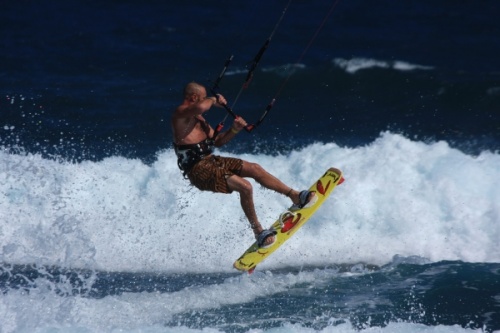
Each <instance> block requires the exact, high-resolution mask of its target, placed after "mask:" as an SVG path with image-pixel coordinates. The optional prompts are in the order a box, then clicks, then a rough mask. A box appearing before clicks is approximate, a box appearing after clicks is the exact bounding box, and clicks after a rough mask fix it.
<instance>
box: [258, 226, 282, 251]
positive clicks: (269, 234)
mask: <svg viewBox="0 0 500 333" xmlns="http://www.w3.org/2000/svg"><path fill="white" fill-rule="evenodd" d="M276 234H277V232H276V230H274V229H265V230H262V232H261V233H260V234H258V235H257V245H258V246H259V247H261V248H264V249H265V248H268V247H269V246H271V245H273V244H274V242H272V243H271V244H268V245H265V244H264V243H265V241H266V239H268V238H269V237H272V236H274V235H276Z"/></svg>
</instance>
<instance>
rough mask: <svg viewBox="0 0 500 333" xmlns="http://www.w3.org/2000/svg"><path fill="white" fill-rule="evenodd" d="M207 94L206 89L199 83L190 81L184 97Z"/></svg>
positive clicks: (185, 88)
mask: <svg viewBox="0 0 500 333" xmlns="http://www.w3.org/2000/svg"><path fill="white" fill-rule="evenodd" d="M194 94H196V95H203V94H204V95H206V89H205V87H204V86H202V85H201V84H199V83H196V82H190V83H188V84H187V85H186V86H185V87H184V98H189V97H190V96H192V95H194Z"/></svg>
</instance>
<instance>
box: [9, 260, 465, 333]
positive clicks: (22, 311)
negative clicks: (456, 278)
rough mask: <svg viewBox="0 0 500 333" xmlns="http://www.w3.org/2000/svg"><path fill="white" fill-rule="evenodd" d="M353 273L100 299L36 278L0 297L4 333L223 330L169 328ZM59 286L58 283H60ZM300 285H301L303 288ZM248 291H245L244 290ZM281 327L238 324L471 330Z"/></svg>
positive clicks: (268, 276) (260, 277)
mask: <svg viewBox="0 0 500 333" xmlns="http://www.w3.org/2000/svg"><path fill="white" fill-rule="evenodd" d="M350 275H352V274H351V273H344V274H339V273H338V272H336V271H335V270H327V269H323V270H313V271H308V272H300V273H297V274H277V275H274V274H272V273H270V272H265V273H263V272H257V273H255V274H253V275H252V276H248V275H239V276H237V277H233V278H228V279H226V280H225V281H223V282H222V283H220V284H213V285H204V286H190V287H188V288H184V289H182V290H179V291H175V292H170V293H155V292H151V293H147V292H143V293H124V294H122V295H113V296H107V297H104V298H102V299H95V298H85V297H80V296H74V297H61V296H59V295H56V293H55V292H54V290H55V288H54V286H52V285H50V284H49V283H48V282H47V281H46V280H41V281H38V282H39V283H38V286H37V288H36V289H32V290H31V291H30V293H24V292H22V291H19V290H10V291H9V293H7V294H5V295H3V296H2V297H1V298H0V314H1V317H2V323H1V324H0V328H2V332H5V333H11V332H17V333H19V332H87V333H89V332H172V333H179V332H222V330H219V329H217V328H211V327H205V328H203V329H202V330H196V329H189V328H186V327H185V326H173V327H165V324H166V323H169V322H170V321H171V320H172V319H173V318H174V315H176V314H183V313H189V312H191V313H194V314H196V313H197V312H198V311H201V312H202V311H204V310H210V309H219V308H223V307H224V306H231V305H235V304H250V303H252V302H255V301H258V299H259V298H260V297H263V295H266V296H272V295H276V294H280V293H283V292H287V291H289V290H293V289H294V288H296V287H297V286H300V285H304V284H306V285H315V286H318V285H322V284H328V283H331V280H332V278H336V279H342V278H343V276H345V277H347V278H348V277H349V276H350ZM58 287H60V285H59V286H58ZM299 289H300V288H299ZM242 290H244V292H242ZM280 320H281V321H282V322H283V326H282V327H277V328H273V329H269V330H265V331H264V330H255V329H250V328H247V330H245V327H244V325H247V324H249V323H251V322H252V320H248V322H243V323H240V324H241V325H242V327H240V328H241V329H242V330H244V331H247V332H297V333H300V332H325V333H327V332H353V333H354V332H381V333H392V332H429V333H431V332H436V333H447V332H472V331H473V330H470V329H463V328H461V327H459V326H458V325H455V326H432V327H430V326H425V325H420V324H412V323H404V322H392V323H388V325H387V326H386V327H369V326H367V327H364V328H361V329H360V330H357V329H354V328H353V326H352V324H351V323H350V322H349V321H348V320H346V319H340V318H335V317H331V313H325V314H324V315H323V316H320V317H318V318H316V320H318V321H320V322H323V323H325V322H328V323H329V324H330V325H331V326H327V327H325V328H323V329H322V330H319V331H318V330H313V329H312V328H308V327H304V326H302V325H300V324H292V323H291V322H289V321H288V320H287V319H286V318H280Z"/></svg>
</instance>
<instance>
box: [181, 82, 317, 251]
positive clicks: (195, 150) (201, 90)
mask: <svg viewBox="0 0 500 333" xmlns="http://www.w3.org/2000/svg"><path fill="white" fill-rule="evenodd" d="M226 103H227V102H226V99H225V98H224V97H223V96H222V95H219V94H218V95H217V96H216V97H214V96H212V97H207V91H206V89H205V87H203V86H202V85H200V84H198V83H196V82H191V83H189V84H187V85H186V87H185V88H184V101H183V102H182V104H181V105H179V106H178V107H177V108H176V109H175V111H174V113H173V115H172V130H173V134H174V148H175V152H176V154H177V157H178V165H179V168H180V169H181V170H182V171H183V173H184V175H185V176H186V177H187V178H188V179H189V180H190V182H191V184H192V185H194V186H196V187H197V188H198V189H200V190H202V191H212V192H218V193H231V192H233V191H236V192H238V193H239V194H240V202H241V207H242V208H243V212H244V213H245V216H246V217H247V219H248V221H249V222H250V226H251V227H252V230H253V232H254V234H255V238H256V239H257V242H258V244H259V246H260V247H269V246H271V245H272V244H273V243H274V242H275V240H276V237H275V234H276V232H275V231H274V230H267V229H264V228H263V227H262V225H261V224H260V222H259V219H258V218H257V214H256V212H255V206H254V201H253V188H252V184H251V183H250V182H249V181H248V180H246V179H245V178H253V179H254V180H255V181H257V182H258V183H259V184H261V185H262V186H264V187H265V188H268V189H271V190H274V191H276V192H278V193H281V194H283V195H286V196H288V197H289V198H290V199H291V200H292V202H293V204H294V205H295V206H296V207H297V208H301V207H304V206H308V205H309V204H312V203H313V202H314V201H316V198H315V197H314V192H309V191H301V192H298V191H296V190H294V189H292V188H291V187H289V186H287V185H285V184H284V183H283V182H281V181H280V180H279V179H277V178H276V177H274V176H273V175H271V174H270V173H268V172H267V171H266V170H264V169H263V168H262V167H261V166H260V165H259V164H256V163H251V162H247V161H244V160H241V159H238V158H229V157H221V156H216V155H213V154H212V152H213V147H214V146H215V147H220V146H222V145H224V144H226V143H228V142H229V141H230V140H231V139H233V138H234V137H235V136H236V134H238V132H240V131H241V130H242V129H243V128H244V127H245V126H247V122H246V121H245V120H244V119H243V118H241V117H237V118H236V119H234V122H233V125H232V126H231V128H230V129H229V130H227V131H225V132H221V133H220V134H218V135H217V136H216V137H215V138H214V133H215V131H214V129H213V128H212V127H211V126H210V124H208V122H207V121H206V120H205V118H203V113H205V112H207V111H208V110H210V108H211V107H212V106H217V107H223V106H224V105H225V104H226Z"/></svg>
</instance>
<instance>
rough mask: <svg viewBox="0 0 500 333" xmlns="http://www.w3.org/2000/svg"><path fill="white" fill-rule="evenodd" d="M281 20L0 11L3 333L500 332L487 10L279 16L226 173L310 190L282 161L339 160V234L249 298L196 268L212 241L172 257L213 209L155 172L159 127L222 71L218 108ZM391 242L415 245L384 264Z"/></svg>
mask: <svg viewBox="0 0 500 333" xmlns="http://www.w3.org/2000/svg"><path fill="white" fill-rule="evenodd" d="M286 4H287V1H285V0H280V1H271V2H251V1H237V2H235V1H226V0H223V1H217V2H207V1H200V0H195V1H188V2H186V1H177V0H176V1H137V0H124V1H114V0H104V1H93V0H92V1H80V0H75V1H61V0H48V1H42V2H32V1H9V2H3V3H2V4H1V5H0V49H1V51H0V148H1V151H0V154H1V160H0V166H1V168H0V185H1V190H2V192H1V193H0V195H1V198H0V200H1V202H0V211H2V212H1V213H0V237H1V241H0V290H1V294H0V300H1V301H0V318H1V319H0V332H27V331H34V330H35V329H38V331H39V332H46V331H52V330H58V331H75V330H78V329H79V330H81V331H82V332H111V331H116V330H120V331H134V332H136V331H140V330H144V331H147V330H150V331H159V332H162V331H164V332H167V331H169V332H170V331H174V332H177V331H178V332H181V331H183V330H184V329H186V330H188V331H189V330H192V331H193V332H198V331H201V330H204V329H208V330H209V329H214V330H218V331H224V332H249V331H252V332H261V331H273V330H274V331H280V330H282V331H284V332H287V331H294V332H310V330H313V331H324V332H333V331H336V329H338V330H342V332H350V330H353V331H358V330H360V331H363V330H367V331H368V330H369V329H370V328H372V327H373V328H377V327H378V328H380V330H381V331H384V330H385V331H387V332H393V331H407V332H413V331H422V330H423V329H424V328H423V327H427V328H426V329H428V330H429V331H433V332H434V331H435V332H441V331H440V330H441V329H443V327H448V328H450V330H452V331H453V332H462V331H467V330H479V331H481V330H483V331H487V332H492V331H495V330H496V331H500V317H499V313H500V312H499V306H500V282H499V281H500V277H499V272H500V267H499V264H498V263H499V262H500V253H499V252H498V249H497V248H498V247H495V244H496V245H498V237H499V236H500V230H499V223H498V222H500V208H499V207H498V198H499V197H500V196H499V192H498V190H496V187H495V186H494V184H495V183H497V181H500V174H499V171H498V170H499V168H498V166H499V162H498V161H499V159H498V154H499V150H500V60H499V59H500V58H499V56H498V55H499V54H500V38H499V36H500V21H499V20H498V17H500V4H499V3H498V1H497V0H482V1H472V0H467V1H460V2H457V1H451V0H438V1H429V0H424V1H396V0H391V1H389V0H384V1H376V2H366V1H360V0H339V1H317V0H315V1H303V0H293V1H291V4H290V6H289V8H288V10H287V12H286V13H285V15H284V17H283V20H282V21H281V23H280V25H279V27H278V28H277V30H276V32H275V34H274V35H273V36H272V37H273V38H272V40H271V42H270V45H269V47H268V49H267V50H266V52H265V53H264V55H263V57H262V60H261V62H260V63H259V66H258V68H257V70H256V72H255V73H254V78H253V80H252V82H251V84H250V86H249V87H248V88H247V89H245V90H244V91H243V93H242V94H241V97H240V98H239V99H238V101H237V104H236V105H234V111H235V112H236V113H237V114H239V115H241V116H243V117H244V118H245V119H247V120H248V121H249V122H255V121H256V120H257V119H259V117H260V116H261V115H262V113H263V110H264V108H265V107H266V105H267V104H268V103H269V102H270V101H271V100H272V99H273V98H276V103H275V105H274V107H273V108H272V109H271V111H270V113H269V114H268V116H267V117H266V118H265V120H264V122H263V123H262V124H261V126H260V127H258V128H257V129H255V130H254V131H253V132H252V133H250V134H247V133H241V134H239V136H238V137H237V140H236V139H235V140H234V141H233V142H231V143H230V144H228V145H227V146H226V147H225V148H224V150H223V151H224V152H225V153H230V154H235V155H237V156H245V158H247V159H258V160H259V161H260V163H261V164H265V165H264V166H265V167H266V168H267V167H269V168H272V171H273V172H276V173H281V172H282V176H283V177H287V178H288V179H293V180H300V181H302V180H303V181H304V182H305V183H309V181H310V179H302V178H304V177H305V176H304V170H302V169H301V166H303V165H304V166H307V165H310V164H312V162H311V161H310V160H308V159H307V157H304V158H302V157H300V156H297V155H294V154H295V153H298V152H302V151H306V152H308V153H307V154H311V155H312V156H313V157H311V158H312V159H314V158H319V157H320V156H319V155H323V154H325V156H330V155H328V154H331V149H332V148H331V144H335V145H336V146H335V147H334V148H333V150H334V151H335V152H336V155H334V156H333V157H331V158H332V164H333V163H336V165H338V164H345V165H343V168H345V169H346V170H348V171H350V172H351V173H350V174H349V175H346V179H347V180H348V181H349V180H350V181H351V183H349V182H346V183H345V184H344V185H342V186H343V187H342V189H339V194H338V196H336V197H335V198H334V199H332V200H334V202H335V203H337V202H338V203H339V206H338V207H340V208H342V209H346V211H343V210H341V211H342V212H343V213H338V214H339V215H333V217H331V216H329V218H331V220H332V221H336V222H335V223H337V221H341V222H338V223H339V225H337V224H336V226H338V229H336V230H335V234H333V235H329V236H327V237H325V236H322V235H321V233H319V234H317V235H316V237H318V243H317V244H316V245H317V246H318V249H317V251H316V252H315V254H314V255H311V258H310V261H311V262H313V263H314V265H311V266H310V265H304V264H303V262H302V261H301V262H300V263H298V264H295V265H294V264H293V263H290V262H287V263H286V264H285V265H284V264H283V262H282V261H278V264H276V263H275V262H271V263H270V264H269V266H267V267H266V266H265V268H264V269H263V270H262V271H258V272H257V273H255V274H254V275H252V276H245V275H240V274H239V273H235V272H234V271H231V268H230V263H229V264H228V261H229V262H230V261H231V258H229V259H227V258H225V257H224V256H221V259H220V260H221V261H217V260H213V259H211V260H213V261H208V263H205V261H203V259H201V258H203V253H205V249H206V248H209V249H214V248H217V244H219V241H220V239H219V238H217V239H212V238H210V236H207V238H206V239H205V238H204V237H201V236H200V235H199V234H198V235H197V236H196V238H199V239H197V241H199V243H197V242H196V243H191V244H190V246H193V250H192V253H195V254H192V255H191V256H189V255H187V256H181V255H177V254H178V253H183V254H184V255H185V253H184V252H183V250H184V249H185V248H182V246H181V245H179V244H185V243H184V242H183V239H180V240H179V239H178V238H182V237H183V235H184V234H182V233H179V229H175V230H177V231H176V232H177V234H175V235H173V234H171V233H170V227H172V226H174V227H175V226H176V225H177V223H185V221H186V220H185V219H186V218H187V219H188V221H189V222H191V219H195V220H196V219H198V220H196V222H197V223H199V222H203V224H202V225H204V226H205V227H206V230H210V232H212V231H213V230H219V229H220V228H221V227H220V223H221V222H218V221H219V220H227V215H224V212H222V213H220V212H217V213H219V214H222V215H220V216H217V215H216V216H213V219H214V220H213V221H212V220H208V221H207V220H206V219H205V218H201V217H199V216H200V215H201V213H200V214H198V213H194V212H192V211H189V209H190V207H193V206H197V205H198V206H201V207H202V208H206V207H208V206H210V203H207V202H203V201H202V202H201V203H198V204H193V203H192V202H193V201H194V202H196V200H197V199H193V198H198V197H197V196H196V194H195V193H194V192H193V194H191V193H189V192H186V190H184V186H185V185H186V184H184V183H179V182H180V180H177V178H176V177H177V176H179V177H180V173H178V172H177V170H174V171H172V170H170V168H172V166H174V169H175V158H174V157H173V156H172V155H173V153H172V152H171V150H170V149H171V129H170V124H169V120H170V113H171V112H172V110H173V109H174V108H175V106H177V105H178V104H180V103H181V101H182V95H181V92H182V89H183V87H184V85H185V84H186V83H188V82H190V81H193V80H194V81H198V82H200V83H202V84H205V85H207V87H211V86H212V84H213V82H214V80H215V79H216V78H217V76H218V75H219V73H220V72H221V70H222V68H223V65H224V62H225V60H226V59H227V58H228V57H229V56H230V55H234V59H233V61H232V63H231V64H230V66H229V68H228V70H227V72H226V75H225V76H224V78H223V79H222V81H221V82H220V90H219V91H220V93H222V94H223V95H224V96H225V97H226V98H227V99H228V100H229V102H230V104H232V102H233V101H234V100H235V99H236V96H237V94H238V92H239V90H240V88H241V87H242V85H243V82H244V78H245V76H246V71H247V68H248V64H249V63H250V62H251V60H252V59H253V57H254V56H255V55H256V53H257V52H258V51H259V49H260V48H261V46H262V45H263V44H264V42H265V41H266V39H267V38H268V37H269V36H270V34H271V32H272V31H273V29H274V27H275V25H276V23H277V22H278V19H279V18H280V16H281V14H282V12H283V9H284V8H285V5H286ZM327 13H331V14H330V15H328V16H327ZM224 116H225V112H224V111H223V110H222V109H214V110H211V111H210V112H209V113H207V115H206V117H207V118H208V119H209V120H210V121H211V122H212V124H213V125H215V124H217V123H218V122H219V121H221V120H222V118H224ZM230 123H231V120H230V118H229V119H228V120H227V121H226V126H227V128H228V127H229V126H230ZM381 133H385V134H381ZM439 142H442V143H443V142H444V143H445V144H444V146H443V145H440V143H439ZM315 143H316V145H315ZM318 145H319V146H318ZM261 154H265V156H262V155H261ZM307 154H302V156H303V155H307ZM440 156H441V157H440ZM321 157H324V156H321ZM342 157H343V159H341V158H342ZM398 157H400V158H398ZM106 158H108V159H106ZM279 158H285V159H286V166H285V167H284V168H278V167H277V166H276V165H277V164H278V163H281V162H279V161H282V160H281V159H279ZM137 161H140V162H137ZM165 161H167V162H166V163H164V162H165ZM383 161H387V164H386V165H382V166H381V165H377V163H382V162H383ZM68 162H71V163H68ZM73 162H74V163H75V164H72V163H73ZM122 168H123V169H122ZM304 168H305V167H304ZM321 168H322V167H321ZM282 169H284V171H282ZM373 170H376V177H372V176H371V172H372V171H373ZM408 170H410V171H411V172H410V173H409V174H411V175H415V174H417V176H415V178H416V179H417V180H418V181H417V182H415V181H414V179H413V178H404V177H406V176H405V175H406V173H405V172H408ZM321 172H322V170H320V171H318V172H316V171H315V172H314V174H316V173H321ZM354 175H358V176H359V177H358V178H356V177H354ZM366 175H369V176H366ZM399 175H402V177H403V178H404V180H405V181H407V183H408V186H409V189H407V188H404V187H400V186H399V184H401V183H403V181H402V180H400V178H398V176H399ZM464 175H466V177H465V176H464ZM365 176H366V177H365ZM420 176H421V178H422V179H423V180H422V179H421V178H419V177H420ZM377 177H378V178H383V179H385V183H384V187H378V185H374V184H373V183H372V181H373V179H377ZM453 177H455V178H453ZM387 179H389V181H387ZM392 179H395V180H394V183H391V182H390V180H392ZM158 183H159V184H160V185H157V184H158ZM363 184H365V185H363ZM375 184H378V183H375ZM415 184H416V185H415ZM429 184H434V186H435V188H430V185H429ZM363 186H366V187H363ZM412 186H413V187H412ZM415 188H418V189H423V190H422V191H423V192H418V191H416V190H415ZM341 191H344V192H341ZM396 192H397V194H394V196H391V195H390V193H396ZM123 193H130V194H128V195H129V196H127V197H122V196H121V194H123ZM186 193H187V194H186ZM387 193H389V194H387ZM260 195H261V193H260V192H259V193H256V196H257V197H259V196H260ZM385 196H388V200H385V199H384V198H385ZM261 198H262V197H261ZM343 198H346V199H345V200H346V201H345V202H344V201H342V200H343ZM422 198H423V199H422ZM94 199H95V200H94ZM399 199H401V200H402V201H401V202H399ZM263 200H264V199H263ZM391 200H392V201H391ZM422 200H423V201H424V203H423V204H422V205H421V206H420V203H421V201H422ZM233 201H234V202H233ZM233 201H231V205H232V204H234V207H232V206H230V208H229V211H230V213H229V215H230V216H238V215H237V214H239V206H238V204H237V203H235V202H236V200H235V199H234V198H233ZM380 202H382V203H383V204H380ZM413 204H414V205H415V206H412V205H413ZM261 205H263V204H261ZM68 207H69V208H68ZM374 207H375V208H374ZM266 208H267V207H266ZM417 208H418V209H417ZM183 209H184V210H183ZM415 211H418V213H415ZM334 212H335V213H336V212H337V211H336V210H334ZM359 212H364V213H361V215H354V214H355V213H359ZM94 214H95V215H94ZM190 216H191V217H190ZM398 219H399V220H400V224H397V223H394V224H393V223H392V221H394V220H398ZM332 221H330V220H328V221H326V222H325V218H322V217H318V221H312V222H311V224H313V225H314V223H316V225H326V224H327V222H328V223H330V222H332ZM415 224H416V225H419V226H420V228H421V229H422V230H424V234H425V237H423V236H422V235H420V234H418V235H415V236H414V234H415V233H418V230H417V229H418V228H416V229H414V228H413V226H414V225H415ZM436 225H438V227H436ZM341 226H344V227H343V228H345V229H342V227H341ZM312 228H313V227H312ZM366 228H373V229H368V230H367V229H366ZM180 230H181V231H182V230H183V229H182V228H181V229H180ZM365 231H366V233H364V232H365ZM315 232H316V231H315V230H314V229H308V230H305V231H304V234H303V236H305V237H313V236H312V235H314V233H315ZM344 232H345V233H344ZM358 232H361V236H360V237H361V238H362V240H363V241H362V242H359V244H358V243H357V242H356V240H355V238H356V236H354V235H357V233H358ZM157 233H158V234H157ZM204 233H205V234H207V235H211V234H210V233H209V232H207V231H205V232H204ZM346 234H347V235H349V236H344V238H342V239H341V238H340V236H339V235H346ZM350 235H353V236H352V238H353V240H351V238H350V237H351V236H350ZM366 235H373V238H370V237H367V236H366ZM157 236H158V238H156V237H157ZM386 236H387V238H386ZM101 237H102V238H101ZM217 237H218V236H217ZM228 237H232V236H228ZM300 237H301V236H300V234H297V242H298V241H299V239H300ZM433 237H436V241H434V242H433V241H432V239H433ZM400 238H401V239H403V240H402V242H403V243H404V242H406V241H408V239H414V243H412V242H410V243H407V244H406V245H400V244H392V243H390V242H389V243H388V240H395V242H396V243H397V241H398V240H399V239H400ZM307 239H309V238H307ZM330 239H333V240H334V241H331V242H329V243H328V246H327V245H325V244H326V240H328V241H329V240H330ZM223 241H224V242H226V241H227V239H225V238H223ZM231 241H235V242H236V243H240V240H234V239H231ZM231 241H230V243H229V244H228V246H232V247H231V256H232V257H235V256H236V253H237V252H241V251H240V250H239V249H236V247H237V245H240V244H236V245H235V244H233V243H231ZM242 242H246V241H242ZM349 242H352V243H353V244H354V243H356V244H357V245H356V246H353V247H352V249H350V250H349V251H350V252H349V254H343V253H341V250H340V249H335V246H336V245H338V244H342V245H344V244H349ZM408 242H409V241H408ZM420 242H421V244H422V245H418V244H420ZM114 244H116V245H114ZM137 244H139V245H140V246H139V247H136V246H137ZM195 244H196V245H195ZM429 244H430V245H429ZM310 246H311V244H309V245H308V248H309V247H310ZM179 247H180V249H179ZM332 247H333V249H332ZM384 247H386V250H384ZM342 249H344V247H342ZM405 249H408V250H407V252H408V253H405V254H406V255H404V256H402V257H398V256H397V255H398V254H400V253H403V252H405V251H406V250H405ZM187 250H189V249H186V251H187ZM143 251H144V252H143ZM233 251H234V252H235V253H234V254H235V255H234V256H233V253H232V252H233ZM311 251H314V250H311ZM332 251H333V253H334V255H330V256H328V255H327V254H328V253H330V254H331V253H332ZM373 252H374V253H377V254H380V253H382V254H383V256H379V257H378V259H377V260H374V261H375V262H365V261H366V260H365V259H366V258H368V259H373V258H372V257H370V255H369V254H370V253H373ZM109 253H112V254H109ZM136 253H140V256H139V258H137V257H136ZM143 253H147V254H146V255H144V254H143ZM217 253H218V255H219V256H220V253H219V252H217ZM108 254H109V256H108ZM174 254H175V255H174ZM281 255H284V253H281V254H279V253H277V254H276V258H277V259H276V260H281V259H279V258H280V256H281ZM412 255H415V257H413V256H412ZM344 256H345V258H344ZM374 256H375V255H374ZM393 256H395V257H394V258H393V259H390V258H392V257H393ZM338 257H341V258H342V259H337V258H338ZM110 258H111V259H110ZM412 258H413V259H414V260H412ZM301 260H304V261H306V262H307V260H309V259H304V258H302V259H301ZM317 263H320V264H319V265H317ZM193 267H197V269H193ZM103 313H105V314H107V317H106V316H103V315H102V314H103ZM420 324H423V325H425V326H418V325H420ZM398 325H402V326H398ZM274 331H273V332H274Z"/></svg>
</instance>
